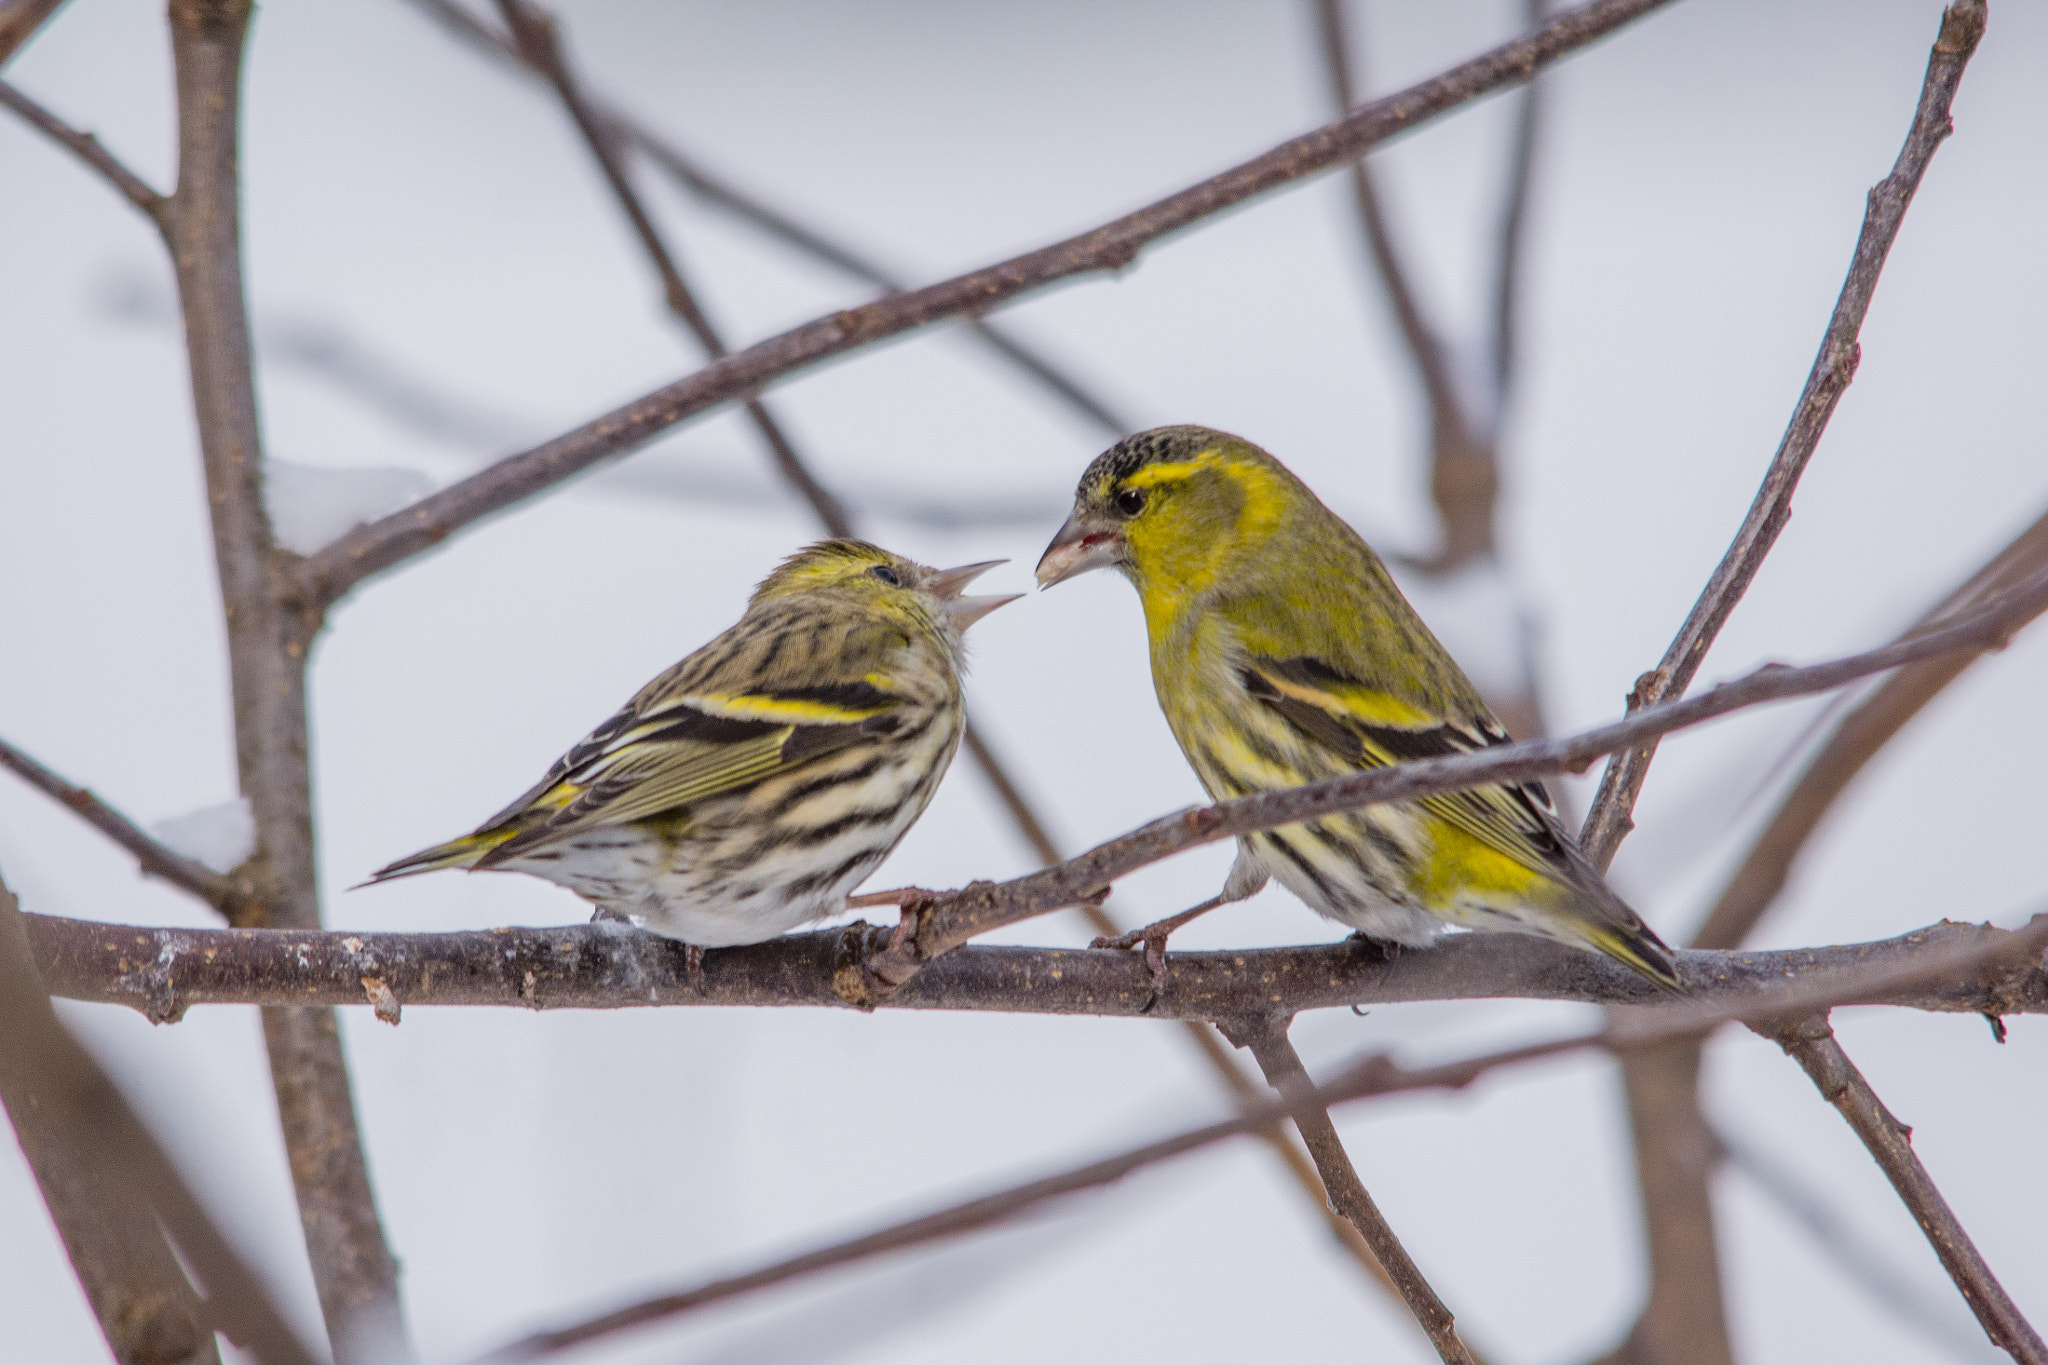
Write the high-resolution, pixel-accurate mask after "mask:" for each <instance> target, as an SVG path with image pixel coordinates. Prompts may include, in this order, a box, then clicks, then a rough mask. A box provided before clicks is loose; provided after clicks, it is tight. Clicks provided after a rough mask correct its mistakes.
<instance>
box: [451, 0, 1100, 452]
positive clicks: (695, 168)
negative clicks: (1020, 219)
mask: <svg viewBox="0 0 2048 1365" xmlns="http://www.w3.org/2000/svg"><path fill="white" fill-rule="evenodd" d="M413 4H414V5H415V6H416V7H417V8H418V9H420V10H421V11H423V12H424V13H425V14H427V15H428V17H430V18H432V19H434V20H436V21H437V22H438V23H439V24H440V25H441V26H442V27H443V28H444V29H446V30H447V31H448V32H450V33H452V34H454V35H455V36H456V37H457V38H460V39H462V40H463V41H464V42H466V43H468V44H469V45H470V46H471V47H472V48H474V49H475V50H477V51H479V52H482V53H484V54H486V55H487V56H491V57H495V58H498V59H499V60H501V61H504V62H507V63H509V64H511V65H513V66H515V67H519V68H523V69H524V70H526V71H527V72H528V73H530V74H533V75H538V76H542V77H547V76H548V74H549V73H548V72H547V70H546V69H545V68H544V67H543V66H541V65H537V64H536V63H534V62H533V61H532V60H531V59H530V57H529V54H528V53H526V52H525V51H524V50H523V49H522V46H521V45H520V44H518V43H514V42H511V41H508V40H507V39H506V38H505V37H504V36H503V35H501V34H498V33H494V32H492V30H491V29H490V28H489V27H488V26H486V25H484V24H482V23H479V22H478V21H477V20H476V19H475V17H474V16H472V15H471V14H470V13H469V12H468V11H467V10H465V9H463V8H462V7H461V6H460V5H457V4H455V3H454V2H453V0H413ZM584 107H585V108H586V109H588V110H589V111H590V113H591V114H592V115H594V116H595V118H596V120H597V121H598V123H599V124H600V125H601V126H603V128H604V129H605V130H606V132H607V134H608V135H609V137H611V138H613V139H617V140H618V141H621V142H623V143H625V144H627V145H628V146H631V147H632V148H633V149H634V150H635V151H637V152H639V153H640V154H641V155H642V156H644V157H646V158H647V159H648V160H649V161H650V162H652V163H654V165H655V166H657V167H659V168H660V169H661V170H662V171H663V172H664V173H665V174H666V175H667V176H668V177H669V178H670V179H671V180H673V181H674V182H675V183H676V184H678V185H680V186H682V187H683V188H684V189H685V190H687V191H688V192H689V193H691V194H693V195H695V196H696V197H697V198H699V199H701V200H703V201H704V202H705V203H707V204H710V205H711V206H713V207H714V208H718V209H722V210H724V211H725V212H727V213H730V214H731V215H732V216H733V217H735V218H737V219H739V220H740V221H741V222H744V223H747V224H750V225H751V226H753V227H754V228H756V229H758V230H759V231H760V232H762V233H763V234H765V235H766V236H768V237H769V238H771V239H772V240H775V241H778V242H781V243H782V244H783V245H784V246H787V247H789V248H791V249H792V250H794V251H796V252H798V253H799V254H801V255H805V256H809V257H811V258H812V259H813V260H815V261H818V262H820V263H822V264H824V265H827V266H829V267H831V268H832V269H834V270H837V271H839V272H840V273H841V274H844V275H849V276H851V277H852V278H854V279H856V280H859V281H861V282H862V283H864V284H871V285H873V286H874V287H875V288H877V289H880V290H882V291H883V292H884V293H887V294H900V293H903V292H904V291H905V290H906V289H908V288H909V286H908V285H907V284H906V283H905V282H904V281H903V280H902V279H901V278H900V277H898V276H897V275H895V274H893V273H892V272H890V271H888V270H885V269H883V268H882V267H881V266H879V265H877V264H875V263H874V262H873V261H872V260H869V259H868V258H867V257H865V256H863V255H861V254H860V253H858V252H856V251H855V250H854V249H853V248H851V247H849V246H847V245H845V244H844V243H842V242H835V241H832V240H830V239H828V238H827V237H826V236H825V235H824V234H822V233H821V232H819V231H818V230H817V229H815V228H811V227H806V226H805V225H804V224H802V223H799V222H797V221H796V219H794V218H792V217H791V216H790V215H789V214H788V213H786V212H784V211H783V210H781V209H777V208H773V207H771V206H769V205H768V204H767V203H765V202H763V201H762V200H760V199H759V198H756V197H755V196H754V195H752V194H749V193H747V192H746V191H744V190H741V189H738V188H736V187H734V186H733V185H732V184H730V183H729V182H727V181H725V180H722V179H720V178H718V177H716V176H714V175H712V174H711V173H710V172H709V171H707V170H705V169H704V168H703V166H701V165H700V164H699V163H698V162H696V161H695V160H694V159H693V158H691V157H689V156H687V155H685V154H684V153H683V152H682V151H681V150H679V149H678V148H677V147H676V145H675V144H674V143H673V142H670V141H669V140H667V139H666V138H664V137H662V136H661V135H659V134H657V133H655V132H653V131H652V130H651V129H649V128H648V127H647V126H646V125H645V124H643V123H640V122H638V121H637V120H635V119H632V118H629V117H627V116H626V115H625V114H623V113H621V112H619V110H618V109H617V108H615V107H614V106H613V105H612V104H611V103H610V102H608V101H606V100H603V99H601V98H598V97H597V96H594V95H589V94H586V95H585V96H584ZM963 325H964V326H965V327H966V328H967V330H968V331H970V332H972V333H973V334H974V335H975V336H976V337H977V338H979V339H980V340H981V341H982V342H983V343H985V344H986V345H987V346H988V347H989V349H991V350H993V351H995V352H996V354H998V355H1000V356H1002V357H1003V358H1004V359H1005V360H1007V361H1009V362H1010V363H1011V364H1013V365H1015V366H1016V367H1017V368H1019V369H1021V370H1022V371H1024V373H1025V374H1027V375H1028V376H1030V377H1031V378H1032V379H1033V380H1035V381H1036V382H1038V383H1039V384H1041V385H1043V386H1044V387H1045V388H1046V389H1047V390H1049V391H1050V392H1051V393H1052V394H1053V395H1054V396H1055V397H1057V398H1059V399H1060V400H1061V401H1062V402H1063V403H1065V404H1067V405H1068V406H1069V407H1071V408H1073V409H1074V410H1075V411H1076V412H1077V413H1079V414H1080V415H1081V416H1082V417H1083V418H1084V419H1086V420H1087V421H1089V422H1091V423H1093V424H1094V425H1096V426H1097V427H1099V428H1101V429H1102V431H1103V433H1104V434H1105V435H1106V436H1108V437H1109V438H1110V439H1112V440H1114V439H1116V438H1117V437H1120V436H1123V435H1125V434H1126V433H1128V432H1129V431H1130V430H1131V427H1130V425H1129V424H1128V423H1126V422H1125V421H1124V419H1123V418H1121V417H1119V416H1118V415H1117V414H1116V413H1115V412H1114V411H1112V410H1111V409H1110V408H1109V406H1108V405H1107V404H1105V403H1104V402H1103V401H1102V399H1101V398H1100V397H1099V396H1097V395H1096V394H1095V393H1093V392H1092V391H1090V390H1089V389H1088V388H1087V387H1086V386H1085V385H1083V384H1082V383H1081V381H1079V380H1078V379H1075V378H1074V377H1073V376H1072V375H1070V374H1068V373H1067V372H1066V371H1065V370H1063V369H1061V368H1060V367H1059V366H1057V365H1055V364H1054V363H1053V362H1052V361H1051V360H1048V359H1047V358H1045V357H1044V356H1042V355H1040V354H1039V353H1038V352H1037V351H1036V350H1034V349H1032V348H1031V347H1029V346H1027V345H1026V344H1025V343H1023V342H1021V341H1019V340H1017V339H1016V338H1015V337H1013V336H1012V335H1011V334H1010V333H1009V331H1008V330H1007V329H1005V328H1002V327H1000V326H998V325H997V324H995V323H992V322H989V321H988V320H986V319H985V318H979V317H968V318H966V319H965V320H964V323H963Z"/></svg>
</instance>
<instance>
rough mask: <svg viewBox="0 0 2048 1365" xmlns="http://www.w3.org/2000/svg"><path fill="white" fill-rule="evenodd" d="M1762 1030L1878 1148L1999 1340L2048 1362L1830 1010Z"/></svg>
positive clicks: (2023, 1357) (2045, 1347)
mask: <svg viewBox="0 0 2048 1365" xmlns="http://www.w3.org/2000/svg"><path fill="white" fill-rule="evenodd" d="M1757 1032H1759V1033H1761V1034H1763V1036H1764V1037H1766V1038H1769V1039H1770V1040H1771V1041H1773V1042H1775V1043H1776V1044H1777V1045H1778V1046H1779V1047H1781V1048H1783V1049H1785V1054H1786V1055H1787V1056H1788V1057H1790V1058H1792V1060H1794V1061H1796V1062H1798V1063H1799V1065H1800V1066H1801V1067H1802V1068H1803V1069H1804V1070H1805V1072H1806V1074H1807V1075H1808V1076H1810V1077H1812V1079H1813V1084H1814V1087H1815V1088H1816V1089H1818V1090H1819V1091H1820V1093H1821V1097H1822V1098H1823V1099H1825V1100H1826V1101H1827V1102H1828V1103H1829V1104H1832V1105H1833V1106H1834V1107H1835V1108H1836V1110H1837V1111H1839V1112H1840V1113H1841V1115H1842V1117H1843V1119H1845V1120H1846V1121H1847V1122H1848V1124H1849V1126H1850V1127H1851V1128H1853V1129H1854V1130H1855V1132H1856V1136H1857V1137H1859V1138H1861V1139H1862V1140H1863V1145H1864V1146H1865V1147H1867V1148H1869V1149H1870V1155H1871V1158H1872V1160H1874V1161H1876V1162H1877V1164H1878V1167H1879V1169H1881V1170H1882V1171H1883V1172H1884V1173H1885V1178H1886V1179H1888V1180H1890V1181H1891V1182H1892V1188H1893V1189H1895V1190H1897V1191H1898V1192H1899V1198H1900V1199H1901V1200H1902V1201H1904V1203H1905V1205H1906V1208H1907V1209H1908V1210H1909V1211H1910V1212H1911V1213H1912V1215H1913V1219H1914V1221H1915V1222H1917V1223H1919V1224H1920V1230H1921V1231H1922V1232H1923V1233H1925V1234H1926V1235H1927V1241H1928V1244H1929V1245H1931V1246H1932V1247H1933V1248H1934V1254H1935V1255H1936V1256H1938V1257H1940V1258H1941V1265H1942V1269H1944V1270H1946V1271H1947V1272H1948V1275H1949V1278H1950V1279H1952V1280H1954V1281H1955V1284H1956V1288H1957V1289H1959V1290H1961V1291H1962V1295H1963V1298H1964V1300H1965V1301H1966V1302H1967V1303H1968V1304H1969V1305H1970V1311H1971V1312H1973V1313H1975V1314H1976V1315H1977V1321H1978V1322H1980V1323H1982V1324H1983V1327H1984V1334H1985V1335H1986V1336H1988V1337H1989V1338H1990V1339H1991V1344H1992V1345H1994V1346H1996V1347H1998V1348H1999V1349H2000V1350H2002V1351H2004V1352H2006V1353H2007V1354H2008V1355H2010V1356H2011V1357H2012V1358H2013V1359H2014V1360H2015V1361H2018V1362H2019V1363H2020V1365H2048V1344H2043V1342H2042V1340H2041V1334H2040V1333H2038V1332H2036V1331H2035V1330H2034V1328H2033V1326H2032V1324H2030V1323H2029V1322H2028V1321H2027V1320H2026V1318H2025V1317H2024V1316H2023V1315H2022V1314H2021V1313H2020V1310H2019V1308H2018V1307H2017V1306H2015V1305H2014V1303H2013V1301H2012V1298H2011V1296H2009V1295H2008V1294H2007V1293H2006V1292H2005V1286H2003V1285H2001V1284H2000V1283H1999V1282H1998V1277H1997V1276H1995V1275H1993V1274H1992V1273H1991V1267H1990V1266H1988V1265H1986V1264H1985V1262H1984V1258H1983V1256H1981V1255H1979V1254H1978V1251H1977V1247H1976V1244H1975V1243H1973V1242H1972V1241H1971V1240H1970V1235H1969V1234H1968V1233H1967V1232H1965V1231H1963V1225H1962V1224H1961V1223H1960V1222H1958V1221H1957V1220H1956V1216H1955V1212H1954V1210H1952V1209H1950V1208H1949V1206H1948V1201H1947V1200H1946V1199H1943V1198H1942V1197H1941V1191H1940V1190H1939V1189H1937V1188H1935V1184H1934V1179H1933V1177H1932V1176H1930V1175H1928V1174H1927V1168H1926V1167H1925V1166H1924V1165H1922V1164H1921V1162H1920V1157H1919V1155H1918V1154H1917V1153H1916V1152H1914V1150H1913V1143H1912V1135H1913V1130H1912V1129H1910V1128H1908V1127H1907V1126H1906V1125H1905V1124H1903V1123H1900V1122H1899V1121H1898V1120H1897V1119H1896V1118H1894V1117H1892V1113H1891V1111H1890V1110H1889V1109H1886V1108H1885V1107H1884V1102H1883V1101H1882V1100H1880V1099H1878V1097H1877V1093H1876V1092H1875V1091H1873V1090H1872V1089H1871V1088H1870V1082H1869V1081H1867V1080H1865V1079H1864V1077H1863V1073H1862V1072H1861V1071H1859V1070H1857V1069H1856V1064H1855V1063H1854V1062H1852V1061H1850V1060H1849V1055H1848V1054H1847V1053H1845V1052H1843V1051H1842V1045H1841V1044H1840V1043H1839V1042H1837V1041H1836V1040H1835V1034H1834V1030H1833V1029H1831V1028H1829V1027H1828V1019H1827V1014H1826V1012H1825V1011H1821V1012H1818V1013H1814V1014H1810V1015H1806V1016H1804V1017H1802V1018H1798V1019H1791V1020H1784V1021H1779V1022H1775V1023H1765V1024H1763V1025H1760V1026H1757Z"/></svg>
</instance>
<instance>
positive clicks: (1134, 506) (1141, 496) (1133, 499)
mask: <svg viewBox="0 0 2048 1365" xmlns="http://www.w3.org/2000/svg"><path fill="white" fill-rule="evenodd" d="M1116 510H1117V511H1119V512H1121V513H1123V514H1124V515H1125V516H1127V517H1135V516H1136V515H1138V513H1140V512H1142V511H1144V510H1145V490H1144V489H1142V488H1126V489H1125V490H1124V491H1123V492H1121V493H1119V494H1117V495H1116Z"/></svg>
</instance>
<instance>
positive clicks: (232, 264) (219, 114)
mask: <svg viewBox="0 0 2048 1365" xmlns="http://www.w3.org/2000/svg"><path fill="white" fill-rule="evenodd" d="M249 13H250V5H249V3H248V0H171V3H170V27H171V50H172V55H173V57H174V59H175V66H176V73H177V100H178V188H177V192H176V193H175V194H174V195H173V196H172V198H171V200H170V204H169V207H168V210H167V215H166V216H167V232H166V235H167V237H168V239H169V243H170V247H171V258H172V264H173V266H174V268H175V270H176V274H177V282H178V298H179V302H180V305H181V307H182V310H183V313H184V319H185V345H186V351H187V354H188V356H189V360H190V366H191V376H192V398H193V408H194V412H195V414H196V416H197V419H198V425H199V443H200V451H201V455H202V457H203V460H204V464H205V472H206V486H207V494H208V499H207V500H208V509H209V511H210V513H211V516H212V522H213V541H214V560H215V563H216V565H217V566H218V569H219V573H220V588H221V600H222V605H223V607H224V609H225V612H226V616H227V637H228V663H229V676H230V681H231V684H232V687H233V695H234V717H235V755H236V763H237V768H238V770H239V773H240V778H241V788H242V794H243V795H244V796H245V797H246V798H247V799H248V801H249V805H250V810H251V813H252V814H253V816H254V818H255V825H256V852H255V854H254V856H252V857H251V858H250V860H249V861H248V862H247V863H245V864H244V865H243V867H242V869H241V870H240V872H239V873H238V877H239V878H240V879H241V880H242V881H243V882H244V883H245V884H246V886H247V887H248V890H249V897H248V900H247V902H246V904H247V905H248V906H249V907H251V908H256V907H261V909H262V911H263V913H264V915H265V916H266V922H267V923H270V924H273V925H277V926H281V927H287V928H294V929H314V928H317V927H318V926H319V923H320V906H319V891H318V880H317V876H316V871H315V864H314V848H313V816H312V791H311V772H310V767H309V758H308V753H307V736H306V676H305V668H306V657H307V653H308V651H309V650H310V649H311V647H312V642H313V637H314V634H315V633H316V632H317V631H318V629H319V626H320V617H319V613H318V611H317V609H315V608H312V607H309V606H308V605H307V604H305V603H304V602H303V601H301V600H299V598H298V594H297V591H296V589H297V581H298V573H297V561H296V560H295V559H294V557H293V556H290V555H288V554H286V553H284V552H283V551H280V550H279V549H278V548H277V547H276V545H275V543H274V542H273V540H272V538H271V532H270V522H269V517H268V515H267V513H266V512H265V509H264V506H263V489H262V472H261V465H262V434H261V429H260V427H259V426H258V423H257V418H256V396H255V388H254V379H253V375H252V371H251V366H250V347H249V322H248V306H247V302H246V299H245V295H244V290H243V285H242V257H241V215H240V209H241V205H240V197H241V188H240V178H239V156H240V153H239V135H240V128H239V120H240V95H241V62H242V47H243V42H244V39H245V37H246V33H247V28H248V22H249ZM263 1035H264V1042H265V1044H266V1046H267V1048H268V1051H269V1056H270V1069H271V1080H272V1083H273V1085H274V1087H275V1089H276V1092H277V1105H278V1119H279V1123H280V1124H281V1126H282V1128H283V1130H284V1140H285V1148H286V1151H287V1152H288V1153H289V1154H290V1157H291V1167H292V1181H293V1184H294V1186H295V1187H296V1189H297V1192H298V1199H299V1214H300V1220H301V1222H302V1223H303V1225H304V1228H305V1235H306V1249H307V1253H308V1256H309V1258H310V1260H311V1264H312V1270H313V1280H314V1284H315V1286H316V1287H317V1288H318V1290H319V1294H320V1308H321V1312H322V1314H323V1316H324V1317H325V1319H326V1323H327V1330H328V1334H329V1337H330V1338H331V1339H332V1342H333V1345H334V1351H335V1355H336V1358H337V1359H338V1360H339V1361H341V1362H342V1363H343V1365H350V1362H354V1361H359V1360H360V1361H369V1360H372V1359H374V1360H376V1361H378V1362H380V1365H381V1362H384V1361H390V1360H393V1359H402V1358H404V1357H405V1356H407V1355H409V1351H410V1348H408V1347H407V1346H406V1345H405V1344H404V1328H403V1322H402V1318H401V1314H400V1311H399V1305H398V1285H397V1266H396V1263H395V1262H394V1261H393V1259H392V1256H391V1251H390V1248H389V1247H388V1246H387V1244H386V1243H385V1240H384V1231H383V1228H382V1227H381V1226H380V1225H379V1223H378V1220H377V1209H376V1201H375V1198H374V1196H373V1194H372V1192H371V1188H370V1179H369V1172H368V1169H367V1167H366V1165H365V1163H364V1160H363V1150H362V1138H361V1134H360V1133H359V1131H358V1129H357V1125H356V1115H355V1103H354V1099H353V1097H352V1096H351V1094H350V1091H349V1077H348V1068H347V1063H346V1061H345V1060H344V1058H343V1056H342V1052H341V1040H340V1036H339V1034H338V1033H337V1032H336V1030H335V1021H334V1015H333V1012H332V1011H330V1010H307V1009H283V1010H267V1011H265V1012H264V1016H263Z"/></svg>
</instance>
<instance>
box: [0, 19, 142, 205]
mask: <svg viewBox="0 0 2048 1365" xmlns="http://www.w3.org/2000/svg"><path fill="white" fill-rule="evenodd" d="M4 17H5V16H0V18H4ZM0 60H5V58H4V56H0ZM0 104H4V105H6V106H7V107H8V108H9V109H12V110H13V111H14V112H15V113H17V114H19V115H21V117H22V118H23V119H24V120H25V121H26V122H27V123H28V124H29V126H30V127H32V128H34V129H35V130H36V131H37V132H40V133H42V134H43V135H44V136H45V137H47V138H49V139H50V141H52V142H54V143H56V144H57V145H58V146H59V147H62V148H64V150H66V151H68V152H70V153H71V154H72V155H73V156H75V157H77V158H78V159H79V160H80V161H82V162H84V163H85V164H86V166H87V167H89V168H90V169H91V170H93V171H94V172H95V173H97V174H98V175H99V177H100V179H102V180H104V181H106V182H107V183H108V184H109V185H112V186H113V187H114V189H115V190H116V191H118V192H119V193H120V195H121V197H122V198H123V199H126V200H127V201H128V202H129V203H130V204H133V205H134V206H135V207H136V208H138V209H140V210H142V212H143V213H144V214H145V215H147V216H148V218H149V219H150V221H152V222H154V223H155V224H156V225H157V226H158V228H159V229H161V228H162V227H163V223H164V205H165V203H166V200H165V198H164V196H163V195H161V194H159V193H157V192H156V191H155V190H154V189H151V188H150V186H149V183H148V182H147V181H145V180H144V179H143V178H142V177H141V176H139V175H137V174H136V173H135V172H133V171H131V170H129V169H128V168H127V167H126V166H124V165H122V164H121V162H120V161H119V160H118V159H117V158H116V157H115V156H114V154H113V153H111V152H109V151H108V150H107V149H106V148H105V147H103V146H101V145H100V140H99V139H98V138H96V137H94V136H93V135H92V134H91V133H82V132H80V131H79V130H78V129H76V128H73V127H72V126H71V125H70V124H68V123H66V122H64V120H62V119H60V118H58V117H57V116H56V115H55V114H53V113H51V112H50V111H49V110H47V109H45V108H43V106H42V105H40V104H37V103H36V102H35V101H34V100H32V99H30V98H29V97H28V96H27V95H24V94H22V93H21V91H19V90H17V89H16V88H15V87H13V86H12V85H9V84H8V83H7V82H6V81H0Z"/></svg>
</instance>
